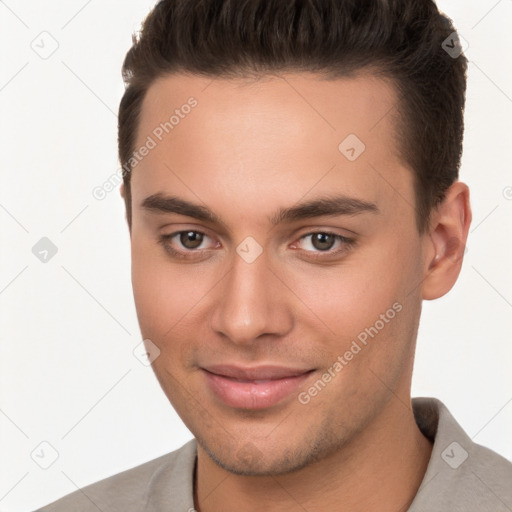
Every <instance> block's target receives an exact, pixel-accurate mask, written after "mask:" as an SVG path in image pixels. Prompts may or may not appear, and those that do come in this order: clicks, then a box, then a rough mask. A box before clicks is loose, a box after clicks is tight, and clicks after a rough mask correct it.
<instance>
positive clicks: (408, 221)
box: [121, 73, 471, 512]
mask: <svg viewBox="0 0 512 512" xmlns="http://www.w3.org/2000/svg"><path fill="white" fill-rule="evenodd" d="M190 96H193V97H194V98H195V99H196V100H197V101H198V105H197V106H196V107H195V108H194V109H193V110H192V111H191V112H190V113H189V114H188V115H187V116H185V117H184V119H181V120H180V123H179V125H177V126H175V128H174V129H173V130H172V132H170V133H169V135H167V136H166V137H164V138H163V140H162V141H161V142H159V143H158V144H157V146H156V147H155V148H154V149H152V150H151V151H150V152H149V154H148V155H147V156H146V157H144V159H143V160H142V161H141V162H140V163H139V164H138V165H137V167H136V168H135V169H134V170H133V174H132V177H131V180H132V181H131V187H132V206H133V218H132V228H131V233H130V236H131V251H132V283H133V290H134V298H135V304H136V309H137V315H138V320H139V324H140V328H141V332H142V335H143V337H144V338H145V339H150V340H151V341H152V343H154V344H155V345H156V346H157V347H158V348H159V350H160V355H159V356H158V357H157V358H156V359H155V360H154V361H153V363H152V366H153V369H154V371H155V374H156V377H157V378H158V381H159V382H160V385H161V386H162V389H163V391H164V392H165V394H166V395H167V397H168V398H169V400H170V402H171V403H172V405H173V407H174V408H175V409H176V411H177V412H178V414H179V415H180V417H181V418H182V420H183V421H184V423H185V424H186V426H187V427H188V428H189V429H190V431H191V432H192V433H193V435H194V436H195V437H196V439H197V440H198V459H197V468H196V475H195V478H196V486H195V496H194V498H195V508H196V510H198V511H200V512H209V511H218V510H222V511H235V510H236V511H256V510H269V511H281V510H283V511H284V510H286V511H290V510H301V511H303V510H308V511H309V512H313V511H320V510H326V509H328V508H332V507H333V503H335V504H336V507H335V508H336V510H350V511H369V510H379V511H393V512H396V511H399V510H406V509H407V507H408V505H409V504H410V503H411V501H412V499H413V498H414V496H415V494H416V492H417V490H418V487H419V485H420V483H421V480H422V478H423V475H424V473H425V470H426V467H427V464H428V461H429V457H430V453H431V449H432V445H431V442H430V441H429V440H427V439H426V438H425V437H424V436H423V435H422V433H421V432H420V430H419V429H418V427H417V425H416V423H415V421H414V416H413V412H412V408H411V396H410V385H411V375H412V369H413V360H414V348H415V341H416V334H417V328H418V324H419V318H420V312H421V303H422V300H425V299H427V300H431V299H435V298H437V297H441V296H442V295H444V294H445V293H447V292H448V291H449V290H450V288H451V287H452V286H453V285H454V283H455V281H456V279H457V277H458V274H459V271H460V268H461V264H462V258H463V251H464V246H465V241H466V237H467V233H468V229H469V224H470V221H471V211H470V206H469V192H468V188H467V186H466V185H464V184H463V183H461V182H456V183H454V184H453V185H452V186H451V188H450V189H449V190H448V192H447V195H446V198H445V200H444V202H443V203H442V204H441V205H440V206H439V207H438V208H437V209H436V210H435V211H434V212H433V215H432V218H431V223H430V228H429V230H428V231H427V232H426V233H424V234H420V233H419V232H418V229H417V226H416V221H415V210H414V204H415V202H416V201H415V196H414V191H413V173H412V171H411V170H410V169H409V168H408V167H407V165H406V163H405V162H403V161H402V160H401V158H400V154H399V151H398V148H397V144H396V140H395V137H394V133H395V132H394V126H395V123H396V118H395V117H394V116H393V112H394V110H393V109H392V106H393V105H395V103H396V92H395V89H394V87H393V84H392V83H389V82H385V81H383V80H382V79H377V78H375V77H373V76H372V75H371V74H360V75H358V76H357V77H353V78H350V79H348V78H345V79H336V80H330V81H327V80H323V79H322V78H321V77H318V76H315V75H310V74H305V73H302V74H294V73H287V74H281V75H279V76H272V77H271V76H266V77H261V78H260V79H259V80H241V79H236V80H235V79H220V78H216V79H213V80H212V79H211V78H208V79H207V78H204V77H199V76H195V75H182V74H176V75H172V76H167V77H164V78H161V79H159V80H157V81H156V82H155V83H154V84H153V85H152V86H151V87H150V89H149V91H148V94H147V96H146V98H145V100H144V103H143V107H142V114H141V119H140V126H139V131H138V136H137V144H136V146H137V147H139V146H141V145H142V144H144V141H145V140H146V137H147V136H148V135H151V133H152V131H153V130H154V129H155V127H157V126H158V125H159V124H160V123H161V122H163V121H165V120H166V119H168V117H169V115H170V114H172V112H173V111H174V109H175V108H180V106H181V105H183V104H184V103H186V101H187V99H188V98H189V97H190ZM351 133H354V134H356V135H357V137H358V138H359V139H360V140H361V141H363V142H364V144H365V146H366V149H365V151H364V152H362V153H361V154H360V156H359V157H358V158H357V159H356V160H355V161H349V160H348V159H347V158H345V156H344V155H343V154H342V153H341V152H340V151H339V149H338V145H339V144H340V142H341V141H342V140H343V139H344V138H345V137H346V136H347V135H348V134H351ZM159 192H160V193H162V194H164V195H174V196H177V197H179V198H182V199H184V200H187V201H190V202H193V203H196V204H198V205H202V206H206V207H208V208H209V209H211V210H212V211H213V212H215V214H216V215H217V216H218V217H219V219H220V220H221V221H222V224H219V223H212V222H209V221H203V220H198V219H196V218H192V217H188V216H184V215H179V214H175V213H160V212H155V211H148V210H146V209H144V208H143V207H142V206H141V204H142V202H143V201H144V199H145V198H146V197H148V196H150V195H152V194H155V193H159ZM121 194H122V195H123V194H124V190H123V188H122V189H121ZM327 195H344V196H348V197H351V198H355V199H359V200H363V201H366V202H370V203H373V204H375V205H376V207H377V208H378V211H376V212H375V211H374V212H369V211H365V212H361V213H358V214H353V215H346V214H345V215H337V216H321V217H316V218H307V219H298V220H295V221H292V222H284V223H281V224H277V225H272V224H271V223H270V222H269V217H270V216H271V215H273V214H274V213H275V212H276V211H277V210H278V209H279V208H287V207H290V206H293V205H295V204H296V203H297V202H300V201H305V200H311V199H316V198H319V197H325V196H327ZM193 230H195V231H198V232H199V233H204V234H205V236H204V238H203V242H202V243H201V245H200V246H199V248H198V249H190V248H187V246H184V245H183V243H181V242H180V237H179V235H178V236H176V237H174V238H173V239H170V240H168V241H167V246H168V247H169V246H171V247H172V248H174V249H175V250H177V251H179V252H181V253H182V254H184V255H186V256H187V257H185V258H177V257H175V256H172V255H171V254H170V253H169V252H168V251H167V250H166V247H165V246H164V245H162V244H161V243H159V236H160V235H162V234H172V233H176V232H178V231H193ZM326 231H327V232H332V233H334V234H336V235H341V236H342V237H346V238H349V239H351V240H353V242H352V243H347V242H343V241H342V240H343V239H337V238H334V240H335V241H334V242H333V246H332V248H330V249H328V250H327V251H325V250H322V246H320V248H318V246H315V245H314V244H313V237H312V236H309V237H307V236H306V237H305V238H301V237H304V236H305V235H308V234H314V233H322V232H326ZM248 236H250V237H253V238H254V239H255V240H256V241H257V242H258V244H259V245H260V246H261V248H262V253H261V255H259V257H258V258H257V259H256V260H255V261H253V262H252V263H248V262H247V261H245V260H244V259H243V258H242V257H240V255H239V254H238V253H237V251H236V249H237V246H238V245H239V244H240V243H241V242H242V241H243V240H244V239H245V238H246V237H248ZM337 250H338V253H336V254H334V253H335V252H336V251H337ZM187 251H188V252H187ZM314 256H318V257H317V258H316V259H315V258H314ZM395 303H399V304H400V305H401V306H402V309H401V311H400V312H399V313H397V314H396V315H395V316H394V318H393V319H392V320H390V321H389V322H387V323H386V324H385V326H384V328H382V329H380V330H379V332H378V334H377V335H376V336H375V337H374V338H372V339H369V341H368V343H367V345H366V346H364V347H363V349H362V350H361V351H360V352H359V353H357V355H355V356H354V357H353V359H352V360H351V361H350V362H349V363H348V364H347V365H346V366H345V367H344V368H343V370H342V371H340V372H339V373H337V374H336V376H335V377H334V378H332V379H331V381H330V382H329V383H328V384H327V385H326V386H325V387H324V388H323V389H322V390H321V391H320V392H318V393H317V395H316V396H314V397H312V398H311V400H310V401H309V403H307V404H303V403H300V402H299V400H298V396H297V395H298V393H299V392H301V391H306V392H307V390H308V389H309V388H310V387H311V386H312V385H313V384H314V383H315V382H316V381H318V379H319V378H320V377H321V376H322V375H323V374H324V373H325V372H327V371H328V369H329V368H332V367H333V363H334V362H335V361H336V360H337V358H338V356H340V355H343V354H345V352H346V351H347V350H349V348H350V346H351V343H352V341H353V340H354V339H356V338H357V336H358V334H359V333H361V332H362V331H364V329H365V328H368V327H370V326H373V325H375V323H376V321H377V320H378V319H379V318H380V315H381V314H383V313H385V312H386V311H387V310H388V309H389V308H391V307H392V305H393V304H395ZM214 363H215V364H221V363H229V364H236V365H240V366H258V365H262V364H275V365H283V366H288V367H290V366H292V367H300V368H305V369H312V370H314V372H312V373H311V374H310V376H309V377H308V379H307V380H306V381H305V383H303V384H302V385H301V387H300V389H299V390H298V391H297V392H294V393H292V395H290V396H289V397H287V398H286V399H285V400H283V401H281V402H280V403H279V404H277V405H275V406H273V407H269V408H266V409H262V410H257V411H255V410H249V409H239V408H233V407H229V406H227V405H225V404H224V403H223V402H221V401H220V400H219V399H218V398H217V397H216V395H215V394H213V392H212V391H211V390H210V389H209V387H208V386H207V385H206V380H205V377H204V374H203V372H202V371H201V369H200V368H201V367H204V366H206V365H208V364H214Z"/></svg>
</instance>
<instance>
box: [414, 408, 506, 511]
mask: <svg viewBox="0 0 512 512" xmlns="http://www.w3.org/2000/svg"><path fill="white" fill-rule="evenodd" d="M413 403H414V405H415V414H417V415H418V416H421V419H420V421H418V418H417V421H418V425H419V426H420V428H421V429H422V430H423V431H424V433H425V434H426V435H427V437H431V436H432V440H433V441H434V446H433V450H432V454H431V458H430V462H429V465H428V468H427V472H426V474H425V477H424V479H423V482H422V484H421V486H420V489H419V490H418V493H417V495H416V499H415V500H414V501H413V504H412V505H413V506H411V508H410V509H409V510H410V511H411V512H412V511H416V510H418V511H421V510H423V507H424V506H427V504H428V507H431V508H429V510H439V511H444V510H449V511H450V512H456V511H461V512H462V511H464V512H468V511H481V510H493V511H495V512H498V511H504V512H506V511H509V512H510V510H512V463H511V462H510V461H508V460H507V459H506V458H505V457H502V456H501V455H499V454H498V453H496V452H494V451H493V450H490V449H489V448H486V447H484V446H482V445H479V444H477V443H475V442H474V441H473V440H472V439H471V438H470V437H469V436H468V435H467V434H466V432H465V431H464V430H463V429H462V427H461V426H460V425H459V424H458V423H457V421H456V420H455V418H454V417H453V416H452V415H451V413H450V412H449V411H448V409H447V408H446V406H445V405H444V404H443V403H442V402H440V401H439V400H436V399H426V398H421V399H414V401H413ZM429 418H431V421H430V425H429ZM421 421H424V422H425V423H424V424H421ZM420 424H421V425H420ZM425 510H426V509H425Z"/></svg>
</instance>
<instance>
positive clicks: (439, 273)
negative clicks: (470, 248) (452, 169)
mask: <svg viewBox="0 0 512 512" xmlns="http://www.w3.org/2000/svg"><path fill="white" fill-rule="evenodd" d="M471 217H472V216H471V206H470V204H469V188H468V186H467V185H466V184H464V183H461V182H460V181H456V182H455V183H453V184H452V185H451V187H450V188H449V189H448V190H447V192H446V195H445V198H444V200H443V201H442V203H441V204H439V205H438V207H437V208H436V209H435V210H434V211H433V212H432V216H431V221H430V228H429V233H428V235H426V239H425V243H426V258H425V272H424V275H425V278H424V280H423V285H422V297H423V299H425V300H432V299H437V298H439V297H442V296H443V295H445V294H446V293H448V292H449V291H450V290H451V288H452V287H453V285H454V284H455V281H457V278H458V277H459V273H460V269H461V267H462V260H463V258H464V250H465V248H466V240H467V237H468V231H469V226H470V224H471Z"/></svg>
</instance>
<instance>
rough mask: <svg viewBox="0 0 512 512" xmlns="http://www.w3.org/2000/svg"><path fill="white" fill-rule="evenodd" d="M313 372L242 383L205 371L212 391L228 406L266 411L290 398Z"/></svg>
mask: <svg viewBox="0 0 512 512" xmlns="http://www.w3.org/2000/svg"><path fill="white" fill-rule="evenodd" d="M311 373H312V372H308V373H304V374H302V375H298V376H296V377H286V378H284V379H275V380H267V381H265V382H256V381H248V382H241V381H238V380H235V379H230V378H228V377H223V376H221V375H216V374H214V373H210V372H208V371H206V370H203V374H204V375H205V376H206V380H207V382H208V385H209V387H210V389H211V390H212V391H213V392H214V393H215V395H217V397H218V398H220V399H221V400H222V402H224V403H225V404H226V405H229V406H231V407H235V408H238V409H266V408H268V407H272V406H273V405H276V404H277V403H279V402H280V401H281V400H283V399H284V398H286V397H288V396H290V395H291V394H292V393H293V392H294V391H296V390H297V388H299V386H300V385H301V384H302V383H303V382H304V381H305V380H306V379H308V378H309V377H310V375H311Z"/></svg>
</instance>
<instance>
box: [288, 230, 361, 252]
mask: <svg viewBox="0 0 512 512" xmlns="http://www.w3.org/2000/svg"><path fill="white" fill-rule="evenodd" d="M299 240H300V243H299V244H298V245H301V246H302V247H300V248H301V249H303V250H305V251H306V252H310V253H320V254H319V256H322V253H327V254H328V255H333V254H338V253H340V252H343V251H345V250H347V249H348V248H350V247H351V246H352V245H353V243H354V241H353V240H352V239H350V238H346V237H344V236H342V235H338V234H336V233H330V232H326V231H318V232H315V233H308V234H306V235H303V236H301V237H300V239H299ZM295 245H297V244H295Z"/></svg>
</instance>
